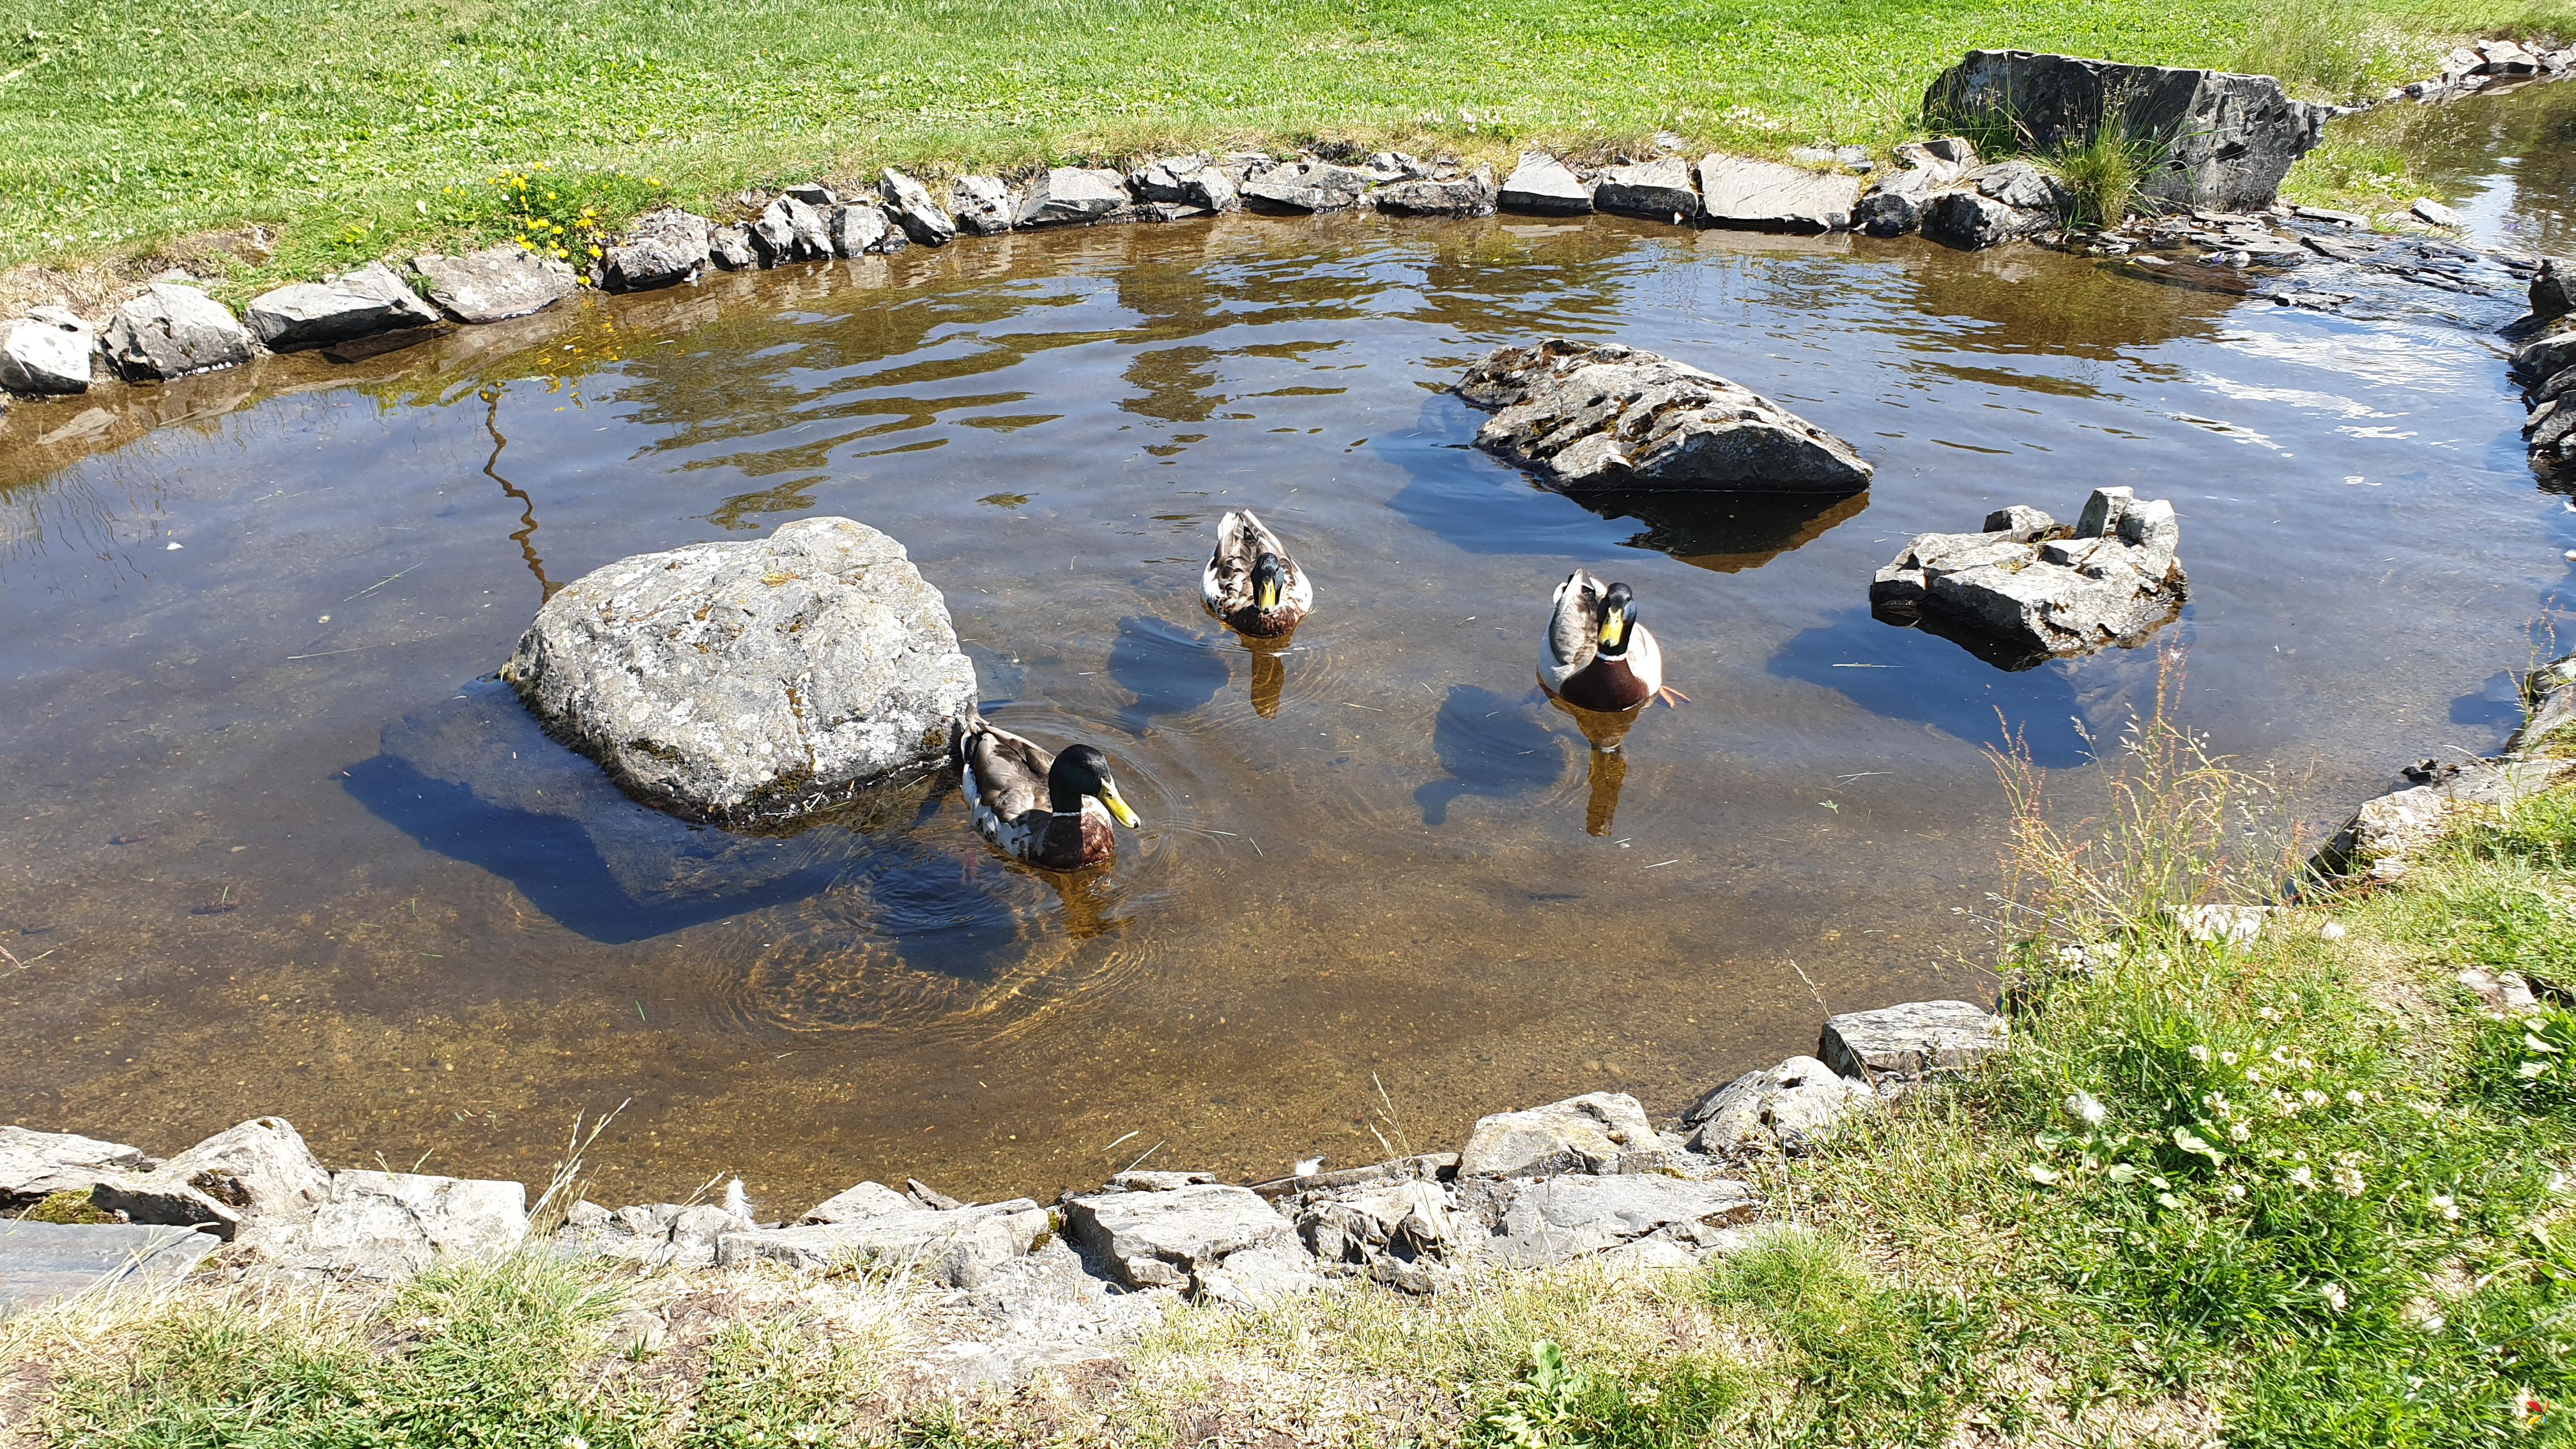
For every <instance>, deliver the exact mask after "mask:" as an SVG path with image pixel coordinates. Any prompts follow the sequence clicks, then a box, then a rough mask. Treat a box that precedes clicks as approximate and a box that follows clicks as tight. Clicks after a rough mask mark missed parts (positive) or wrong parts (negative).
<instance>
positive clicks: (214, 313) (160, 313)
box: [106, 282, 252, 379]
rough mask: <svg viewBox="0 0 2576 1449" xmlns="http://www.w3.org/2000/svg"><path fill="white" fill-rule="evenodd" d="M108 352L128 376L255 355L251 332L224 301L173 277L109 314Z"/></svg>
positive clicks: (181, 373) (207, 367) (178, 373)
mask: <svg viewBox="0 0 2576 1449" xmlns="http://www.w3.org/2000/svg"><path fill="white" fill-rule="evenodd" d="M106 341H107V357H108V361H109V362H111V363H113V364H115V366H116V370H117V371H118V372H121V373H123V374H124V375H125V376H127V377H129V378H136V379H142V378H155V379H158V378H172V377H185V376H187V375H188V374H190V373H192V372H210V371H212V370H214V369H215V368H218V367H239V366H241V365H242V364H243V363H245V362H248V361H250V357H251V345H252V344H251V335H250V331H249V329H248V328H245V327H243V326H242V325H241V323H240V322H238V321H236V320H235V319H234V317H233V314H232V313H231V312H229V311H226V310H225V309H224V304H222V303H221V302H218V301H216V300H215V299H214V298H212V297H209V296H207V295H206V294H205V293H203V292H200V291H198V290H197V289H196V288H194V287H183V286H180V285H178V284H176V283H173V282H154V283H153V284H152V286H151V288H150V289H149V290H147V291H146V292H144V294H143V295H142V296H140V297H137V298H135V299H134V300H133V301H131V302H128V303H126V304H125V305H124V306H122V307H119V308H117V309H116V315H115V316H114V317H112V318H110V319H108V324H107V339H106Z"/></svg>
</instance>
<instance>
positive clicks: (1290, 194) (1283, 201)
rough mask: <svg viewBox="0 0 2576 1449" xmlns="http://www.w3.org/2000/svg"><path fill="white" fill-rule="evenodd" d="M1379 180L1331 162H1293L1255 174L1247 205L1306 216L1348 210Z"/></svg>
mask: <svg viewBox="0 0 2576 1449" xmlns="http://www.w3.org/2000/svg"><path fill="white" fill-rule="evenodd" d="M1375 184H1376V183H1375V181H1374V179H1373V178H1371V177H1370V176H1369V175H1368V173H1366V172H1364V171H1355V170H1352V169H1351V168H1350V167H1348V166H1336V165H1334V164H1332V163H1331V162H1329V161H1292V162H1289V163H1288V164H1286V165H1282V166H1273V167H1271V168H1270V169H1269V170H1267V171H1261V172H1256V173H1254V175H1253V177H1252V179H1251V180H1249V181H1246V182H1245V183H1244V184H1243V204H1244V205H1245V206H1248V207H1250V208H1251V209H1253V210H1255V211H1267V212H1277V213H1287V214H1290V215H1298V216H1306V215H1312V214H1314V213H1317V212H1324V211H1345V210H1348V209H1349V208H1351V207H1353V206H1356V205H1358V204H1359V199H1360V198H1361V197H1362V196H1365V195H1367V194H1368V190H1369V188H1370V187H1371V186H1373V185H1375Z"/></svg>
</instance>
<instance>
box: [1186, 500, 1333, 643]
mask: <svg viewBox="0 0 2576 1449" xmlns="http://www.w3.org/2000/svg"><path fill="white" fill-rule="evenodd" d="M1199 602H1201V603H1203V604H1205V605H1207V611H1208V612H1209V613H1211V614H1214V615H1216V616H1217V617H1218V618H1220V619H1223V620H1224V621H1225V622H1226V623H1227V625H1229V626H1230V627H1232V628H1233V629H1234V631H1235V632H1236V633H1238V634H1243V635H1246V636H1248V637H1250V638H1254V639H1277V638H1281V637H1283V636H1285V635H1287V634H1288V633H1290V632H1291V631H1293V630H1294V629H1296V627H1297V621H1298V620H1300V619H1303V618H1305V617H1306V614H1307V611H1308V610H1311V609H1313V608H1314V607H1315V581H1314V580H1313V579H1311V578H1308V577H1307V576H1306V571H1305V570H1304V569H1302V568H1300V567H1298V565H1297V561H1296V560H1295V559H1293V558H1290V557H1289V556H1288V545H1286V544H1285V543H1282V542H1280V541H1279V535H1277V534H1275V533H1272V532H1271V531H1270V528H1269V525H1267V524H1265V523H1263V522H1262V521H1261V520H1260V519H1258V518H1256V517H1254V516H1253V513H1252V510H1251V509H1249V508H1245V509H1228V510H1227V511H1226V515H1225V517H1224V518H1223V519H1221V520H1219V522H1218V523H1217V526H1216V549H1215V551H1214V552H1212V553H1210V554H1209V555H1208V561H1207V567H1206V568H1204V569H1202V570H1200V571H1199Z"/></svg>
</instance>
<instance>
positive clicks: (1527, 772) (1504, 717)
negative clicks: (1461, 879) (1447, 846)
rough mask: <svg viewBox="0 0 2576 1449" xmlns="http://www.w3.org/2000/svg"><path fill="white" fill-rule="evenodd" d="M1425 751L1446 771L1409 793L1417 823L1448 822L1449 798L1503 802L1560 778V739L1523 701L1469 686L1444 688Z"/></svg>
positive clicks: (1562, 765) (1562, 759)
mask: <svg viewBox="0 0 2576 1449" xmlns="http://www.w3.org/2000/svg"><path fill="white" fill-rule="evenodd" d="M1431 750H1432V753H1433V754H1435V755H1437V756H1438V757H1439V759H1440V768H1441V769H1442V770H1443V771H1445V772H1447V773H1446V776H1445V777H1444V778H1442V779H1438V780H1434V781H1432V782H1431V783H1429V784H1427V785H1424V786H1423V787H1422V788H1420V789H1418V790H1416V791H1414V792H1413V801H1414V803H1415V804H1417V805H1419V806H1421V807H1422V823H1423V824H1425V825H1428V826H1431V827H1433V828H1435V829H1436V828H1438V827H1440V826H1443V825H1446V824H1448V823H1449V806H1450V804H1451V802H1453V801H1456V800H1458V799H1460V798H1462V797H1464V796H1469V795H1476V796H1482V797H1484V798H1487V799H1494V800H1508V799H1510V798H1512V797H1513V796H1515V795H1526V794H1530V793H1532V792H1534V791H1541V790H1546V789H1549V788H1550V787H1552V786H1554V785H1555V784H1556V783H1557V781H1559V780H1561V779H1563V778H1564V776H1565V741H1564V739H1563V738H1562V737H1561V736H1559V735H1558V734H1557V733H1556V732H1555V731H1553V730H1551V729H1549V728H1548V727H1547V726H1546V724H1544V723H1543V722H1541V720H1540V719H1539V716H1538V713H1537V712H1536V711H1535V710H1533V709H1532V708H1531V707H1530V704H1529V702H1528V701H1527V700H1525V699H1513V698H1511V697H1509V696H1507V695H1501V694H1496V693H1495V692H1494V691H1492V690H1490V689H1484V688H1480V687H1478V686H1476V685H1472V684H1456V685H1451V686H1450V687H1449V695H1448V698H1446V699H1444V700H1442V701H1441V703H1440V713H1439V716H1438V717H1437V718H1435V719H1434V720H1433V721H1432V724H1431Z"/></svg>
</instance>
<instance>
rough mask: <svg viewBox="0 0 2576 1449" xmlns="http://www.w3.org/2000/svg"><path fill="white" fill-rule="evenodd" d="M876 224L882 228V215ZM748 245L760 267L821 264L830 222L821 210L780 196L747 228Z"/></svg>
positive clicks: (827, 253)
mask: <svg viewBox="0 0 2576 1449" xmlns="http://www.w3.org/2000/svg"><path fill="white" fill-rule="evenodd" d="M825 194H829V193H825ZM828 204H829V203H827V205H828ZM866 209H867V210H869V211H875V210H876V208H875V207H873V206H870V207H868V208H866ZM879 224H880V225H882V224H883V214H882V213H879ZM751 245H752V249H753V250H754V251H757V252H759V253H760V262H761V265H763V266H768V267H775V266H780V265H782V264H784V263H787V262H814V261H821V260H823V259H824V258H826V257H829V256H831V255H832V219H831V217H830V216H829V215H827V214H826V213H825V210H824V208H823V207H820V206H816V205H814V204H813V203H812V202H809V201H806V200H804V199H803V198H801V197H796V196H782V197H779V198H778V199H777V200H775V201H772V202H770V203H769V205H768V206H766V207H764V208H763V209H762V210H761V213H760V219H759V220H758V221H755V222H753V223H752V224H751Z"/></svg>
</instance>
